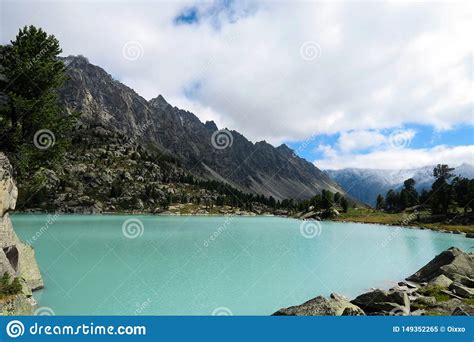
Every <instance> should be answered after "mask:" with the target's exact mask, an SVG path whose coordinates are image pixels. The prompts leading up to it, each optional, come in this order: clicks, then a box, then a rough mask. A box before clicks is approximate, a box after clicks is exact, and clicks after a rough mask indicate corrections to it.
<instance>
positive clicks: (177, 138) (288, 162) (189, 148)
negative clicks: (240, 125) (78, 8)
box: [60, 57, 344, 199]
mask: <svg viewBox="0 0 474 342" xmlns="http://www.w3.org/2000/svg"><path fill="white" fill-rule="evenodd" d="M65 63H66V64H67V65H68V73H69V76H70V80H68V81H67V82H66V84H65V86H64V88H63V89H62V91H61V93H60V95H61V96H60V98H61V101H62V103H63V105H64V107H65V108H66V111H67V112H69V113H72V112H80V113H81V118H80V120H81V122H82V123H84V124H86V125H87V124H91V125H97V124H101V125H103V127H105V129H107V130H110V131H119V132H121V133H123V134H125V135H127V136H129V137H130V139H133V140H138V141H140V142H141V143H144V144H145V145H146V146H148V147H149V148H150V149H157V150H159V151H161V152H162V153H166V154H169V155H172V156H175V157H177V158H178V159H179V160H180V161H181V162H182V163H183V167H184V168H185V169H186V170H187V171H189V172H191V173H192V174H194V175H195V176H198V177H201V178H204V179H214V180H219V181H223V182H225V183H228V184H230V185H232V186H233V187H235V188H237V189H239V190H241V191H245V192H251V193H255V194H262V195H264V196H267V197H268V196H273V197H274V198H276V199H285V198H293V199H306V198H309V197H311V196H313V195H315V194H317V193H320V192H321V190H322V189H326V190H330V191H332V192H341V193H344V191H343V190H342V188H341V187H340V186H339V185H338V184H337V183H335V182H334V181H333V180H331V178H330V177H329V176H328V175H327V174H325V173H324V172H322V171H320V170H319V169H318V168H316V167H315V166H314V165H313V164H311V163H309V162H307V161H306V160H304V159H302V158H299V157H297V156H296V155H295V154H294V153H293V151H292V150H290V149H289V148H288V147H287V146H286V145H281V146H279V147H277V148H275V147H273V146H272V145H270V144H268V143H266V142H265V141H261V142H257V143H255V144H253V143H252V142H250V141H248V140H247V139H246V138H245V137H244V136H243V135H241V134H239V133H238V132H236V131H230V132H229V131H227V132H225V134H226V137H223V136H221V138H223V139H224V140H223V143H224V144H225V145H226V147H225V148H222V149H218V148H215V147H214V146H213V141H214V143H215V142H216V139H218V138H219V136H216V131H217V127H216V125H215V124H214V123H213V122H206V123H202V122H201V121H200V120H199V119H198V118H197V117H196V116H195V115H194V114H192V113H190V112H188V111H185V110H181V109H179V108H176V107H173V106H172V105H170V104H169V103H167V102H166V100H165V99H164V98H163V97H162V96H158V97H157V98H155V99H152V100H150V101H147V100H145V99H144V98H142V97H141V96H139V95H138V94H137V93H135V92H134V91H133V90H132V89H130V88H128V87H126V86H125V85H123V84H121V83H120V82H118V81H116V80H114V79H113V78H112V77H111V76H110V75H109V74H107V73H106V72H105V71H104V70H103V69H101V68H99V67H97V66H94V65H92V64H90V63H89V62H88V61H87V59H85V58H84V57H68V58H66V59H65ZM225 139H227V140H225ZM227 145H228V146H227Z"/></svg>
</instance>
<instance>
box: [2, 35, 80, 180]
mask: <svg viewBox="0 0 474 342" xmlns="http://www.w3.org/2000/svg"><path fill="white" fill-rule="evenodd" d="M61 52H62V50H61V48H60V46H59V42H58V40H57V39H56V38H55V37H54V36H52V35H48V34H47V33H46V32H44V31H43V30H42V29H37V28H36V27H34V26H29V27H26V26H25V27H24V28H23V29H20V30H19V32H18V35H17V36H16V39H15V40H14V41H12V42H11V44H9V45H5V46H1V47H0V65H1V71H0V72H1V74H2V75H1V76H2V77H0V83H1V84H0V89H4V90H3V94H1V95H3V96H2V97H3V98H4V99H5V101H4V104H3V105H2V106H1V107H0V149H2V150H3V151H5V152H7V153H8V154H9V155H10V156H11V157H12V158H11V160H12V162H13V163H14V164H16V166H17V171H19V173H20V175H21V174H22V173H25V172H26V171H29V172H30V173H31V172H32V171H34V170H35V169H37V168H38V167H40V166H42V165H44V164H51V162H53V161H55V160H57V159H58V158H59V156H60V155H62V153H63V152H64V150H65V148H66V147H67V144H68V142H69V139H68V138H67V134H65V133H66V132H67V131H68V130H69V129H70V128H71V126H72V124H73V122H74V119H75V118H76V116H77V115H74V116H68V117H66V116H62V115H60V107H59V103H58V98H57V97H58V95H57V90H58V88H59V87H61V86H62V84H63V82H64V81H65V79H66V74H65V65H64V63H63V62H62V60H60V59H59V58H58V56H59V54H60V53H61ZM40 130H48V131H50V132H52V134H53V136H51V134H49V133H48V135H47V136H46V135H43V138H46V139H48V140H46V141H45V140H43V143H47V144H49V147H48V148H47V149H39V148H37V146H35V144H34V141H33V140H34V137H35V133H37V132H38V131H40ZM52 142H54V144H52Z"/></svg>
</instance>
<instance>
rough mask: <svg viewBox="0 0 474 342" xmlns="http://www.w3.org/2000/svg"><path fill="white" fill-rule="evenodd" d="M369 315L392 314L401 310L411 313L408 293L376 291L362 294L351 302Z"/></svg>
mask: <svg viewBox="0 0 474 342" xmlns="http://www.w3.org/2000/svg"><path fill="white" fill-rule="evenodd" d="M351 303H352V304H355V305H357V306H359V307H360V308H361V309H362V310H364V311H365V312H368V313H375V312H381V311H382V312H387V313H388V312H390V311H392V310H397V309H400V307H401V310H402V311H408V312H409V311H410V300H409V298H408V295H407V293H406V292H403V291H393V292H391V291H383V290H379V289H376V290H374V291H371V292H367V293H364V294H361V295H360V296H358V297H356V298H355V299H353V300H352V301H351Z"/></svg>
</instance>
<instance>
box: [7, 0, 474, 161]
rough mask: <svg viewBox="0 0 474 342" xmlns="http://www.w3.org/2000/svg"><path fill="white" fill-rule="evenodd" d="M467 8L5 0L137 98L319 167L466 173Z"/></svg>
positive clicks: (18, 16)
mask: <svg viewBox="0 0 474 342" xmlns="http://www.w3.org/2000/svg"><path fill="white" fill-rule="evenodd" d="M473 3H474V2H473V1H467V2H453V1H451V2H446V3H443V2H432V3H429V2H426V3H424V2H419V1H418V2H409V1H403V2H393V1H392V2H359V1H357V2H349V1H347V2H344V1H341V2H332V3H331V2H295V1H292V2H284V1H278V2H275V1H272V2H253V1H252V2H250V1H249V2H247V1H236V2H233V1H215V2H183V1H173V2H162V1H144V2H139V3H138V2H136V1H132V0H129V1H126V0H122V1H100V2H92V1H60V2H52V1H35V2H31V1H22V0H16V1H5V0H2V3H1V32H0V33H1V36H0V43H7V42H8V41H9V40H11V39H13V38H14V36H15V34H16V32H17V30H18V28H19V27H21V26H23V25H29V24H33V25H37V26H41V27H43V28H44V29H45V30H46V31H47V32H48V33H52V34H54V35H56V37H57V38H58V39H59V40H60V42H61V44H62V47H63V50H64V53H63V55H70V54H73V55H77V54H82V55H84V56H86V57H88V59H89V60H90V62H91V63H93V64H96V65H100V66H101V67H103V68H104V69H105V70H107V71H108V72H109V73H110V74H112V75H113V77H114V78H115V79H118V80H119V81H121V82H123V83H125V84H126V85H128V86H130V87H132V88H133V89H135V90H136V91H137V92H138V93H139V94H140V95H142V96H143V97H145V98H146V99H151V98H153V97H156V96H157V95H158V94H162V95H163V96H164V97H165V98H166V99H167V100H168V102H170V103H171V104H173V105H176V106H178V107H181V108H183V109H187V110H190V111H192V112H194V113H195V114H196V115H197V116H198V117H199V118H200V119H201V120H203V121H205V120H214V121H215V122H216V123H217V125H218V126H219V127H220V128H224V127H227V128H229V129H235V130H237V131H240V132H241V133H243V134H244V135H245V136H247V137H248V138H249V139H250V140H252V141H254V142H255V141H259V140H266V141H268V142H270V143H272V144H274V145H275V146H276V145H279V144H281V143H287V144H288V145H289V146H291V147H292V148H294V149H295V151H296V152H297V153H298V154H299V155H301V156H303V157H305V158H307V159H308V160H310V161H314V162H315V164H316V165H317V166H318V167H320V168H324V169H326V168H329V169H334V168H337V169H338V168H344V167H362V168H410V167H419V166H424V165H431V164H435V163H439V162H445V163H449V164H451V165H453V166H456V165H459V164H461V163H463V162H469V163H473V164H474V134H473V133H474V130H473V127H474V126H473V125H474V111H473V94H474V86H473V79H474V67H473V40H472V32H474V22H473V10H474V7H473Z"/></svg>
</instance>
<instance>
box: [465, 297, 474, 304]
mask: <svg viewBox="0 0 474 342" xmlns="http://www.w3.org/2000/svg"><path fill="white" fill-rule="evenodd" d="M463 302H464V304H467V305H474V298H466V299H463Z"/></svg>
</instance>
